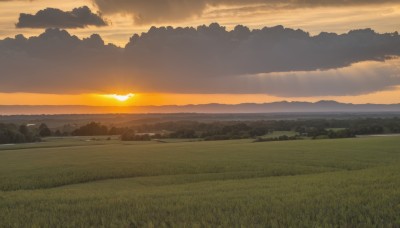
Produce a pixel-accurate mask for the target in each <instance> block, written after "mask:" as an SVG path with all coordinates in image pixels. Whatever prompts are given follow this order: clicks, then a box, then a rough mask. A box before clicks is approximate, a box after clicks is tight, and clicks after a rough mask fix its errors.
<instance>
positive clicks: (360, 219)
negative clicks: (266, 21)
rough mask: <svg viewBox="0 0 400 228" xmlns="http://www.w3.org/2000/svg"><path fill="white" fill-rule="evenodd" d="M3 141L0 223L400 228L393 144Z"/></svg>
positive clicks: (398, 167) (399, 174)
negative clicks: (27, 142) (25, 143)
mask: <svg viewBox="0 0 400 228" xmlns="http://www.w3.org/2000/svg"><path fill="white" fill-rule="evenodd" d="M87 140H88V139H86V138H67V139H51V140H49V141H48V142H44V143H40V144H28V145H14V146H12V145H8V146H0V227H209V226H212V227H218V226H220V227H241V226H243V227H399V226H400V137H380V138H355V139H341V140H299V141H285V142H266V143H252V142H251V140H236V141H217V142H173V143H157V142H120V141H118V140H117V139H112V140H109V141H107V140H105V139H104V140H98V141H87Z"/></svg>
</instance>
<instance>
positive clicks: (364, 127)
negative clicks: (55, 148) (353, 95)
mask: <svg viewBox="0 0 400 228" xmlns="http://www.w3.org/2000/svg"><path fill="white" fill-rule="evenodd" d="M330 129H336V130H330ZM160 131H166V132H170V133H169V134H168V135H155V136H150V135H149V136H147V137H149V138H162V137H170V138H183V139H188V138H202V139H204V140H229V139H242V138H259V137H260V136H263V135H266V134H268V133H270V132H274V131H295V132H297V133H298V134H299V135H300V136H303V137H310V138H313V139H323V138H331V139H333V138H351V137H355V136H356V135H369V134H382V133H400V118H355V119H302V120H265V121H264V120H260V121H220V122H196V121H175V122H161V123H155V124H143V125H138V126H134V127H132V128H131V131H130V133H129V135H131V137H130V138H131V139H132V140H135V139H136V138H137V139H138V140H141V137H133V136H132V135H135V133H134V132H160ZM127 138H129V137H127ZM298 138H299V137H289V136H286V137H284V136H282V137H277V138H273V139H267V140H271V141H283V140H296V139H298Z"/></svg>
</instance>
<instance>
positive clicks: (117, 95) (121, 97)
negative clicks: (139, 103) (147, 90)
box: [108, 93, 135, 102]
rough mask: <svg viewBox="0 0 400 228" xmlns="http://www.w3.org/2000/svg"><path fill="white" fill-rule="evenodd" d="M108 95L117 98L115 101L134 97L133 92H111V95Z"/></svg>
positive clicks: (123, 100)
mask: <svg viewBox="0 0 400 228" xmlns="http://www.w3.org/2000/svg"><path fill="white" fill-rule="evenodd" d="M108 96H109V97H111V98H113V99H115V100H117V101H120V102H125V101H127V100H129V99H130V98H132V97H134V96H135V94H133V93H129V94H125V95H120V94H111V95H108Z"/></svg>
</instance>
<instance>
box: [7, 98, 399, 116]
mask: <svg viewBox="0 0 400 228" xmlns="http://www.w3.org/2000/svg"><path fill="white" fill-rule="evenodd" d="M293 112H300V113H327V112H329V113H342V112H400V104H388V105H386V104H346V103H339V102H336V101H318V102H315V103H311V102H287V101H282V102H273V103H263V104H254V103H243V104H236V105H227V104H202V105H184V106H176V105H167V106H129V107H120V106H112V107H107V106H25V105H22V106H21V105H20V106H16V105H11V106H10V105H0V115H40V114H105V113H293Z"/></svg>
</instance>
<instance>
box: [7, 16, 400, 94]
mask: <svg viewBox="0 0 400 228" xmlns="http://www.w3.org/2000/svg"><path fill="white" fill-rule="evenodd" d="M399 55H400V36H399V35H398V34H397V33H388V34H378V33H376V32H374V31H373V30H370V29H364V30H354V31H350V32H348V33H345V34H335V33H321V34H319V35H316V36H310V35H309V34H308V33H306V32H304V31H302V30H293V29H287V28H284V27H282V26H276V27H272V28H263V29H259V30H258V29H256V30H250V29H249V28H247V27H244V26H236V27H235V29H234V30H232V31H227V30H226V29H225V28H224V27H221V26H220V25H218V24H211V25H210V26H199V27H197V28H172V27H161V28H156V27H152V28H151V29H150V30H149V31H148V32H147V33H143V34H141V35H138V34H135V35H133V36H132V38H131V40H130V42H129V43H128V44H127V45H126V47H124V48H119V47H116V46H114V45H106V44H104V42H103V40H102V39H101V37H100V36H98V35H92V36H91V37H89V38H86V39H79V38H77V37H75V36H72V35H70V34H69V33H68V32H66V31H64V30H59V29H47V30H46V32H45V33H43V34H41V35H40V36H38V37H31V38H25V37H24V36H22V35H19V36H16V37H15V38H8V39H5V40H0V69H2V73H1V77H2V78H1V83H0V91H1V92H38V93H91V92H96V93H98V92H100V93H103V92H104V93H115V92H116V91H121V90H125V91H127V92H166V93H168V92H170V93H232V94H233V93H238V94H240V93H249V94H255V93H259V94H270V95H279V96H330V95H339V96H340V95H343V96H344V95H358V94H366V93H371V92H374V91H380V90H388V89H393V87H394V86H397V85H400V79H399V73H400V67H399V65H400V64H399V60H398V59H397V57H398V56H399Z"/></svg>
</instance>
